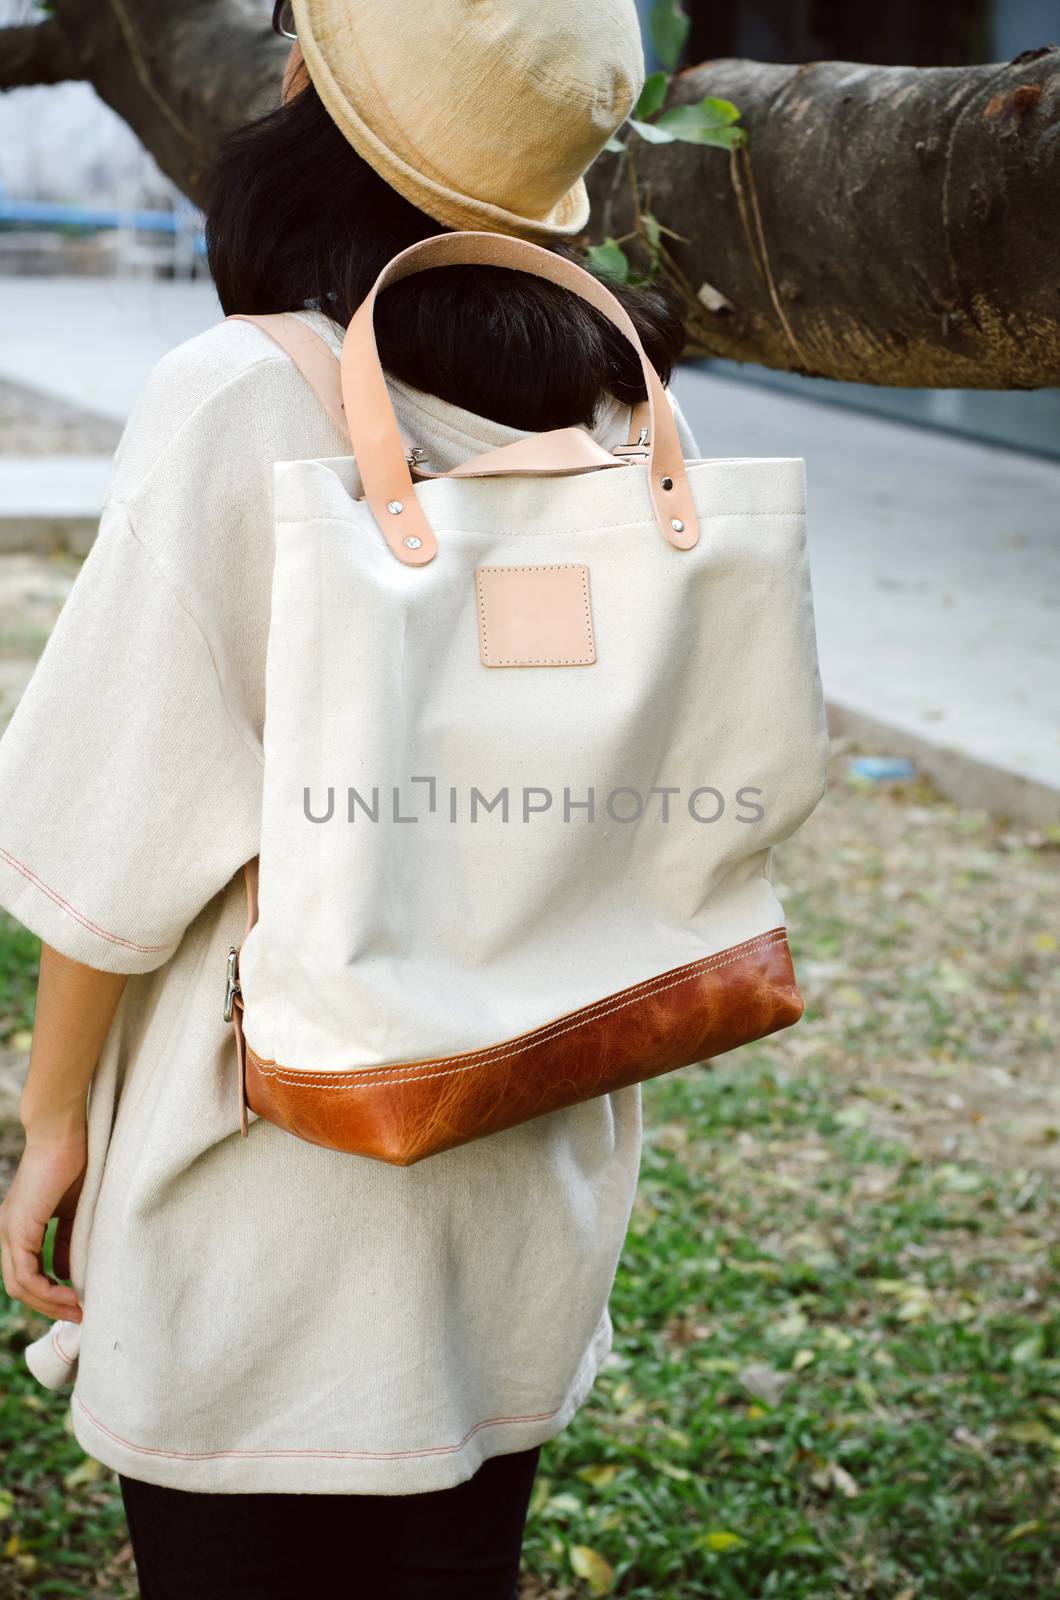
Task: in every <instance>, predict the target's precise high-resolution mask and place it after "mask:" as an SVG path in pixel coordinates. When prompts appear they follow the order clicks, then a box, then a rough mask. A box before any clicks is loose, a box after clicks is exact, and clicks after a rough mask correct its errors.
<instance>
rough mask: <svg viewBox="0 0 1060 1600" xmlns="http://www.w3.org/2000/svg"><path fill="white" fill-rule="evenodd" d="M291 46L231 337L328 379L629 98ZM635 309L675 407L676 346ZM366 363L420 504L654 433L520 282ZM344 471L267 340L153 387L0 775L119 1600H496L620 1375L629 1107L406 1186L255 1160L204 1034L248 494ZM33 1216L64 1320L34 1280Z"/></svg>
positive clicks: (73, 1324)
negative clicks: (328, 1596)
mask: <svg viewBox="0 0 1060 1600" xmlns="http://www.w3.org/2000/svg"><path fill="white" fill-rule="evenodd" d="M293 12H294V15H293V19H291V20H292V21H293V25H294V27H295V29H296V31H297V39H298V43H296V44H295V45H294V46H292V51H291V56H290V59H289V62H288V70H287V73H286V75H285V87H284V104H283V105H282V107H281V108H280V109H279V110H277V111H275V112H273V113H271V114H269V115H267V116H265V117H262V118H261V119H260V120H258V121H256V122H254V123H252V124H250V125H249V126H248V127H246V128H244V129H242V130H240V131H238V132H237V133H235V134H234V135H233V136H232V137H231V138H230V140H229V141H228V144H227V146H226V147H225V149H224V150H223V152H222V154H221V155H220V158H219V160H218V161H217V164H216V168H215V170H214V173H213V176H212V183H211V201H210V206H209V218H208V238H209V247H210V262H211V267H212V269H213V273H214V277H215V280H216V283H217V287H218V291H219V294H220V299H221V303H222V306H223V307H224V309H225V311H226V312H228V313H251V314H255V313H265V312H275V311H290V312H295V313H297V314H298V315H299V316H300V317H301V318H302V319H303V320H304V321H306V322H307V323H308V324H309V325H310V326H311V327H312V328H313V329H314V330H315V331H316V332H318V333H319V334H320V336H321V337H322V338H323V339H324V340H326V341H327V342H328V343H329V345H330V346H331V348H332V349H333V350H335V351H337V350H338V348H339V346H340V343H341V338H342V332H343V329H344V328H345V326H346V324H347V323H348V321H349V320H350V318H351V316H352V314H353V312H354V310H355V309H356V307H357V305H358V304H359V303H360V301H361V299H362V298H363V297H364V295H365V293H366V292H367V290H368V289H369V287H370V285H371V283H372V281H373V280H374V278H375V277H376V275H377V273H378V271H379V269H380V268H381V267H382V265H383V264H384V262H385V261H386V260H387V259H388V258H389V257H390V256H392V255H393V254H394V253H395V252H397V251H398V250H400V249H401V248H403V247H404V246H406V245H407V244H409V243H411V242H412V241H414V240H416V239H419V238H423V237H425V236H427V235H429V234H432V233H437V232H440V231H443V229H444V228H447V227H458V228H460V227H462V228H486V229H492V230H494V231H498V232H502V233H503V232H508V233H513V234H519V235H523V236H526V237H529V238H534V239H536V240H538V241H539V242H544V243H550V244H552V245H553V246H554V247H559V248H561V247H562V241H563V240H564V239H565V238H568V237H570V236H571V235H573V234H575V233H577V232H578V231H579V230H580V229H582V228H583V227H584V224H585V221H586V214H587V201H586V196H585V189H584V184H583V182H582V179H581V173H582V172H583V170H584V169H585V167H586V166H587V165H588V164H589V162H590V161H591V160H592V159H593V157H594V156H595V155H596V153H597V152H598V151H599V149H600V148H601V147H602V145H603V143H604V142H605V140H606V139H607V138H608V137H609V135H610V134H611V133H612V132H613V131H614V129H615V128H616V127H617V126H618V125H620V123H621V122H622V121H623V119H624V117H625V116H626V114H627V113H628V111H629V109H630V107H631V105H632V104H633V102H634V101H635V98H636V95H637V92H638V89H639V84H640V80H641V76H642V62H641V52H640V43H639V36H638V33H637V25H636V18H635V15H634V12H633V9H632V5H631V4H630V3H629V0H577V3H575V0H497V3H495V4H492V5H491V6H489V7H488V8H487V7H481V8H479V7H469V6H468V5H467V4H466V0H402V4H401V5H400V7H399V6H397V5H396V4H395V0H356V3H354V0H294V7H293ZM280 20H281V25H282V22H283V19H282V18H281V19H280ZM621 293H622V298H623V299H624V302H625V304H626V305H627V307H628V309H629V311H630V313H631V315H632V316H633V317H634V319H635V321H636V323H637V325H638V328H639V330H640V332H641V335H642V338H643V341H644V343H645V345H646V347H647V349H648V352H649V355H650V356H651V358H652V360H653V362H654V363H655V365H656V367H657V368H658V370H659V371H660V373H661V374H662V375H663V377H664V380H665V379H666V378H667V377H668V376H669V372H670V367H671V363H672V361H673V359H674V358H675V356H676V354H677V352H678V350H679V348H680V345H681V338H682V330H681V327H680V324H679V322H678V320H677V319H676V317H675V316H674V314H673V313H672V311H670V310H669V309H668V308H667V307H666V306H665V304H664V303H663V301H662V300H661V299H660V297H659V296H658V295H656V294H655V293H653V292H650V291H633V290H628V289H627V290H623V291H621ZM378 328H379V346H380V351H381V355H382V359H383V362H384V365H385V367H386V369H387V373H388V381H389V383H390V387H391V392H392V396H393V399H394V403H395V407H396V410H397V413H398V418H399V421H400V423H401V426H402V428H403V430H404V432H405V434H406V436H407V442H408V444H409V447H410V449H412V448H415V449H418V450H420V451H421V452H425V453H426V455H427V457H428V458H429V462H430V466H431V467H432V468H433V469H436V470H447V469H449V468H450V467H452V466H455V465H457V464H458V463H459V462H460V461H462V460H464V459H466V458H467V457H469V456H471V455H475V454H478V453H480V452H481V451H483V450H486V449H490V448H494V447H497V446H500V445H504V444H507V443H510V442H512V441H514V440H515V439H516V438H518V437H521V436H522V435H523V434H525V433H527V432H532V431H538V430H543V429H550V428H557V427H563V426H568V425H571V424H581V425H584V426H586V427H589V428H591V429H592V431H593V433H594V436H595V437H596V438H597V439H598V440H599V441H600V442H601V443H603V444H604V445H605V446H607V447H612V446H614V445H616V444H619V443H622V442H623V441H624V440H625V437H626V430H627V428H628V424H629V406H630V405H631V404H632V403H634V402H635V401H637V400H639V399H640V398H642V397H643V392H644V391H643V387H642V380H641V375H640V371H639V368H638V366H637V361H636V357H635V355H634V353H633V351H632V349H631V347H629V346H628V345H627V344H626V342H625V341H624V340H623V339H622V338H621V337H620V336H619V335H617V334H616V333H614V332H613V330H612V329H611V328H610V325H609V324H607V323H606V322H604V321H603V320H602V319H601V318H599V317H598V316H597V315H596V314H595V313H594V312H593V311H592V310H590V309H589V308H588V307H586V306H585V304H584V303H583V302H582V301H580V300H577V299H575V298H574V297H573V296H571V295H568V294H567V293H566V292H565V291H562V290H559V289H556V288H555V287H554V286H552V285H550V284H547V283H544V282H541V281H540V280H537V279H528V278H524V277H523V276H521V275H514V274H511V273H505V272H501V271H498V270H496V269H490V268H483V267H477V268H471V267H460V268H449V269H442V270H434V271H431V272H429V273H424V274H421V275H419V276H417V277H415V278H411V279H409V280H406V281H405V282H402V283H400V284H399V285H397V286H395V287H394V288H393V289H391V290H389V291H388V292H387V294H386V295H385V296H384V297H383V300H382V302H381V307H380V315H379V319H378ZM683 438H684V443H685V446H686V453H687V454H689V455H691V454H694V453H695V448H694V445H693V444H692V441H691V439H690V438H689V437H688V435H687V430H686V431H685V434H684V436H683ZM345 453H348V440H347V439H346V438H345V437H344V435H343V434H342V433H341V432H340V431H339V429H338V427H337V425H336V423H335V422H333V421H332V420H331V419H330V418H329V415H328V413H327V412H326V411H325V410H324V409H322V408H321V406H320V405H319V403H318V401H317V399H316V397H315V396H314V394H313V392H312V390H311V389H310V388H309V386H308V385H307V384H306V382H305V381H304V379H303V378H302V376H301V375H300V373H299V371H298V370H297V369H296V368H295V367H294V366H293V365H292V363H291V362H290V361H289V360H288V359H287V357H286V356H285V355H284V354H283V352H282V351H281V350H280V349H279V348H278V347H277V346H276V345H274V344H273V343H272V342H271V341H270V339H269V338H268V337H267V336H266V335H265V334H264V333H263V332H262V331H261V330H260V329H259V328H257V327H255V326H253V325H252V324H249V323H247V322H242V321H228V322H223V323H221V324H219V325H218V326H216V327H214V328H212V329H210V330H209V331H208V332H207V333H206V334H204V335H202V336H201V337H199V338H197V339H193V340H191V341H190V342H189V343H187V344H185V345H183V346H182V347H180V348H179V349H177V350H175V351H174V352H173V353H172V354H171V355H169V356H168V357H167V358H166V359H165V360H164V361H163V362H161V364H160V365H159V366H158V367H157V368H156V370H155V372H154V373H153V374H152V376H151V378H150V380H149V382H148V384H147V387H146V389H145V391H144V393H143V395H142V396H141V398H140V400H139V402H138V404H137V406H136V409H135V412H134V415H133V417H132V419H131V421H130V423H129V425H128V428H127V429H126V432H125V435H124V437H123V440H122V443H121V446H120V447H119V450H118V454H117V457H116V460H115V467H114V475H113V480H112V485H111V491H110V495H109V498H108V503H107V507H106V511H105V513H104V517H103V521H102V524H101V528H100V532H99V536H98V539H97V541H96V543H95V545H94V546H93V549H92V552H91V554H90V556H89V557H88V559H87V561H86V562H85V565H84V568H83V571H82V573H81V575H80V576H79V578H78V581H77V583H76V584H75V586H74V589H73V592H72V594H71V596H70V599H69V601H68V603H67V605H66V607H65V608H64V611H63V613H62V616H61V618H60V620H59V623H58V625H57V627H56V629H55V632H54V634H53V637H52V639H51V641H50V643H49V645H48V648H47V650H46V651H45V654H44V656H43V657H42V660H41V663H40V665H39V667H38V670H37V672H36V674H35V675H34V678H33V680H32V682H31V683H30V685H29V687H28V689H27V690H26V693H25V696H24V698H23V700H22V703H21V704H20V706H19V708H18V711H17V713H16V715H15V717H14V720H13V722H12V724H11V727H10V729H9V731H8V733H7V734H6V736H5V738H4V740H3V742H2V744H0V819H2V820H0V904H3V905H4V906H6V907H7V908H8V909H9V910H10V911H11V912H12V913H13V914H14V915H15V916H16V917H18V918H19V919H20V920H21V921H22V922H24V923H25V924H26V926H27V927H29V928H31V929H33V930H34V931H35V932H36V933H37V934H38V935H39V936H40V937H41V939H42V940H43V941H44V945H43V951H42V959H41V974H40V985H39V992H38V1006H37V1025H36V1030H35V1034H34V1042H33V1052H32V1057H31V1062H30V1069H29V1075H28V1078H27V1083H26V1088H25V1092H24V1095H23V1099H22V1106H21V1112H22V1119H23V1123H24V1126H25V1130H26V1148H25V1153H24V1155H23V1158H22V1161H21V1164H20V1166H19V1169H18V1172H17V1174H16V1177H15V1180H14V1183H13V1185H12V1188H11V1191H10V1193H9V1195H8V1197H7V1199H6V1201H5V1203H4V1206H3V1211H2V1215H0V1241H2V1246H3V1271H4V1281H5V1284H6V1286H7V1289H8V1292H9V1293H11V1294H13V1295H15V1296H16V1297H18V1298H20V1299H22V1300H24V1301H25V1302H26V1304H27V1305H29V1306H31V1307H33V1309H35V1310H36V1311H39V1312H42V1313H43V1314H45V1315H46V1316H49V1317H52V1318H54V1319H56V1320H55V1322H54V1326H53V1327H52V1329H51V1330H50V1332H49V1333H48V1334H47V1335H45V1336H44V1337H42V1338H40V1339H38V1340H37V1342H36V1343H35V1344H34V1345H32V1346H31V1348H30V1350H29V1353H28V1360H29V1364H30V1366H31V1368H32V1370H33V1371H34V1372H35V1373H36V1375H37V1376H38V1377H39V1378H40V1379H41V1381H42V1382H43V1383H45V1384H47V1385H49V1386H52V1387H59V1386H60V1385H62V1384H64V1383H68V1382H70V1381H72V1380H74V1379H75V1378H76V1386H75V1388H74V1393H73V1403H72V1416H73V1426H74V1430H75V1433H76V1435H77V1438H78V1439H79V1441H80V1442H81V1444H82V1445H83V1446H84V1448H85V1449H86V1450H87V1451H89V1452H90V1453H91V1454H92V1455H93V1456H95V1457H97V1458H98V1459H99V1460H101V1461H103V1462H105V1463H106V1464H107V1465H109V1466H110V1467H112V1468H113V1469H114V1470H115V1471H116V1472H117V1473H118V1474H119V1475H120V1481H121V1486H122V1492H123V1495H124V1499H125V1505H126V1510H127V1513H128V1518H129V1525H130V1530H131V1536H132V1541H133V1548H134V1552H135V1555H136V1560H137V1567H138V1571H139V1575H140V1582H141V1588H142V1593H143V1595H144V1596H145V1600H170V1597H181V1600H183V1597H191V1596H194V1597H196V1600H205V1597H209V1596H214V1595H216V1596H222V1595H223V1596H225V1597H226V1600H233V1597H238V1596H248V1597H249V1596H254V1597H255V1600H263V1597H268V1596H273V1595H275V1596H285V1597H289V1596H295V1595H299V1596H300V1595H302V1594H305V1593H311V1592H313V1591H314V1590H315V1588H316V1587H317V1586H318V1584H321V1583H323V1582H324V1581H325V1580H327V1581H329V1582H330V1581H331V1578H332V1575H333V1573H334V1572H335V1570H336V1567H337V1566H338V1565H339V1563H341V1564H342V1567H343V1568H345V1570H347V1571H348V1572H349V1573H350V1574H351V1580H352V1582H353V1583H354V1584H355V1585H356V1584H359V1586H358V1587H356V1589H355V1592H357V1593H360V1592H363V1593H364V1594H365V1595H370V1596H372V1600H378V1597H382V1596H387V1595H393V1596H395V1597H399V1596H400V1597H411V1596H425V1597H427V1596H430V1597H442V1596H446V1597H456V1596H459V1597H461V1600H476V1597H483V1600H485V1597H489V1600H501V1597H510V1596H511V1595H513V1594H514V1585H515V1582H516V1577H517V1571H518V1564H519V1552H520V1545H521V1540H522V1532H523V1524H524V1520H525V1516H526V1510H527V1504H528V1500H529V1495H530V1489H531V1484H532V1481H533V1476H534V1471H535V1468H536V1465H537V1459H538V1454H539V1451H540V1448H541V1445H542V1444H543V1443H544V1441H546V1440H547V1439H549V1438H552V1437H554V1436H555V1435H556V1434H557V1433H558V1432H559V1431H560V1430H561V1429H562V1428H563V1427H564V1426H565V1424H566V1423H567V1422H568V1421H569V1420H570V1418H571V1417H572V1416H573V1414H574V1413H575V1411H576V1410H577V1409H578V1407H579V1406H580V1405H581V1403H582V1402H583V1401H584V1399H585V1398H586V1396H587V1394H588V1392H589V1390H590V1388H591V1385H592V1383H593V1380H594V1377H595V1375H596V1373H597V1371H598V1369H599V1367H600V1364H601V1362H602V1360H603V1359H604V1357H605V1356H606V1354H607V1352H608V1350H609V1349H610V1344H611V1337H612V1330H611V1323H610V1319H609V1315H608V1307H607V1299H608V1294H609V1291H610V1288H611V1284H612V1281H613V1277H614V1271H615V1267H616V1264H617V1260H618V1256H619V1252H620V1250H621V1246H622V1242H623V1237H624V1234H625V1230H626V1226H627V1223H628V1219H629V1213H630V1208H631V1205H632V1201H633V1194H634V1189H635V1184H636V1178H637V1168H638V1162H639V1153H640V1133H641V1128H640V1098H639V1090H638V1089H637V1088H630V1089H624V1090H622V1091H621V1092H619V1093H617V1094H612V1095H610V1096H604V1097H601V1098H599V1099H596V1100H592V1101H589V1102H587V1103H585V1104H582V1105H580V1106H577V1107H575V1108H573V1109H571V1110H568V1111H563V1112H559V1113H555V1114H551V1115H548V1116H544V1117H540V1118H538V1119H537V1120H535V1121H533V1122H531V1123H527V1124H524V1125H522V1126H520V1127H518V1128H514V1129H511V1130H509V1131H507V1132H505V1133H502V1134H498V1135H495V1136H493V1137H491V1138H487V1139H482V1140H479V1141H476V1142H474V1143H472V1144H469V1145H465V1146H462V1147H460V1148H458V1149H455V1150H452V1151H448V1152H446V1153H444V1154H441V1155H438V1156H435V1157H433V1158H432V1159H430V1160H427V1161H424V1162H422V1163H419V1164H417V1165H415V1166H413V1167H409V1168H401V1167H391V1166H386V1165H384V1164H382V1163H379V1162H375V1161H370V1160H363V1159H360V1158H358V1157H353V1156H346V1155H342V1154H337V1153H335V1152H332V1151H328V1150H323V1149H320V1148H317V1147H315V1146H311V1145H308V1144H306V1143H303V1142H302V1141H300V1140H298V1139H296V1138H292V1137H290V1136H289V1135H288V1134H286V1133H284V1132H283V1131H281V1130H280V1129H278V1128H274V1127H272V1126H271V1125H269V1124H267V1123H265V1122H264V1121H256V1122H255V1123H254V1125H253V1126H252V1128H251V1130H250V1137H249V1138H248V1139H246V1140H242V1139H240V1137H239V1131H238V1120H237V1116H236V1104H235V1096H234V1092H233V1069H232V1050H233V1045H232V1040H231V1035H230V1032H229V1030H228V1029H226V1027H225V1025H224V1023H223V1021H222V1018H221V992H222V987H223V971H224V967H225V956H226V953H227V950H228V947H229V945H230V944H232V943H236V942H238V940H239V936H240V929H241V925H242V917H243V888H242V883H241V876H240V868H241V865H242V863H243V862H244V861H247V860H249V859H250V858H251V857H253V856H254V855H255V854H256V852H257V849H258V836H259V824H260V806H261V762H262V726H263V719H264V713H265V706H264V668H265V645H266V637H267V630H268V619H269V604H270V579H271V572H270V568H271V562H272V551H271V548H270V546H271V539H272V533H271V506H270V499H271V470H272V464H273V462H274V461H276V460H284V459H288V460H289V459H303V458H313V457H328V456H338V455H342V454H345ZM90 1080H91V1095H90V1097H88V1105H87V1115H86V1096H87V1089H88V1085H89V1082H90ZM53 1216H55V1217H57V1218H58V1219H59V1222H58V1230H57V1236H56V1247H55V1258H54V1269H55V1272H56V1274H57V1275H58V1276H59V1277H66V1276H70V1277H71V1279H72V1287H68V1286H66V1285H64V1284H61V1283H59V1282H56V1281H55V1280H53V1279H52V1278H49V1277H48V1276H47V1275H46V1274H45V1273H44V1271H43V1266H42V1263H41V1259H40V1251H41V1245H42V1237H43V1231H44V1229H45V1227H46V1225H47V1223H48V1221H49V1219H50V1218H52V1217H53Z"/></svg>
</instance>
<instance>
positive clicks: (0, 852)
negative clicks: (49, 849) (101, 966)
mask: <svg viewBox="0 0 1060 1600" xmlns="http://www.w3.org/2000/svg"><path fill="white" fill-rule="evenodd" d="M0 858H2V859H3V860H4V861H6V862H7V863H8V864H9V865H10V866H12V867H14V869H15V871H16V872H21V874H22V876H23V877H24V878H27V879H28V880H29V882H30V883H32V884H33V886H34V888H35V889H39V890H40V891H41V893H42V894H46V895H47V896H48V898H49V900H54V901H55V904H56V905H57V906H60V907H61V908H62V910H63V911H66V912H68V913H69V915H70V916H71V917H73V918H74V919H75V920H76V921H77V922H80V923H81V925H82V927H85V928H87V929H88V930H89V932H90V933H98V934H99V936H100V938H101V939H109V940H110V942H111V944H120V945H124V946H125V948H126V949H127V950H139V951H141V952H142V953H143V954H144V955H155V954H157V952H158V951H160V950H168V949H169V946H168V945H165V944H137V943H136V941H135V939H123V938H122V937H121V935H120V934H118V933H108V932H107V930H106V928H101V927H100V926H99V924H98V923H96V922H93V921H92V920H91V919H90V918H89V917H86V916H85V915H84V914H83V912H80V911H78V910H77V908H76V906H72V905H71V904H70V902H69V900H64V899H63V897H62V895H61V894H56V892H55V890H54V889H50V888H49V887H48V885H47V884H46V883H45V882H44V880H43V878H38V877H37V874H36V873H35V872H32V871H31V870H30V868H29V867H27V866H26V863H25V862H24V861H20V860H19V859H18V857H17V856H13V855H12V854H11V852H10V850H5V849H4V847H3V845H0Z"/></svg>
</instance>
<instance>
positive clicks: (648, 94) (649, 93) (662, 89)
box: [633, 72, 670, 119]
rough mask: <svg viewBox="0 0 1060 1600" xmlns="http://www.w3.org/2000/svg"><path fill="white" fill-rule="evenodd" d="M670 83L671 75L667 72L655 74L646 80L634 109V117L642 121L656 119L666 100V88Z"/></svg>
mask: <svg viewBox="0 0 1060 1600" xmlns="http://www.w3.org/2000/svg"><path fill="white" fill-rule="evenodd" d="M669 82H670V78H669V74H668V73H665V72H653V73H652V74H651V76H650V77H649V78H645V80H644V87H643V89H642V90H641V91H640V99H639V100H638V101H637V103H636V105H635V106H634V107H633V115H634V116H635V117H640V118H642V119H643V118H644V117H654V115H655V113H656V112H657V111H658V109H659V107H660V106H661V105H662V103H663V101H664V100H665V99H666V87H667V84H668V83H669Z"/></svg>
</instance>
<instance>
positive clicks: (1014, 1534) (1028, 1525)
mask: <svg viewBox="0 0 1060 1600" xmlns="http://www.w3.org/2000/svg"><path fill="white" fill-rule="evenodd" d="M1040 1527H1041V1523H1040V1522H1017V1524H1016V1526H1015V1527H1014V1528H1010V1529H1009V1530H1008V1532H1007V1533H1006V1534H1005V1535H1004V1537H1003V1538H1002V1540H1001V1543H1002V1544H1014V1543H1015V1542H1016V1540H1017V1539H1025V1538H1026V1537H1027V1535H1028V1533H1037V1532H1038V1530H1039V1528H1040Z"/></svg>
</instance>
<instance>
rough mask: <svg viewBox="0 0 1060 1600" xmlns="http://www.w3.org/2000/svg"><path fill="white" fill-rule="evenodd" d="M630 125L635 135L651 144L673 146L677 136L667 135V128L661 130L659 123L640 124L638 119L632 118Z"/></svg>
mask: <svg viewBox="0 0 1060 1600" xmlns="http://www.w3.org/2000/svg"><path fill="white" fill-rule="evenodd" d="M629 125H630V127H631V128H632V129H633V131H634V133H637V134H639V135H640V137H641V138H642V139H646V140H647V142H648V143H649V144H672V143H673V141H674V139H675V138H676V137H677V135H676V134H673V133H667V131H666V129H665V128H660V127H659V124H658V123H657V122H640V121H638V119H637V118H636V117H630V119H629Z"/></svg>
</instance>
